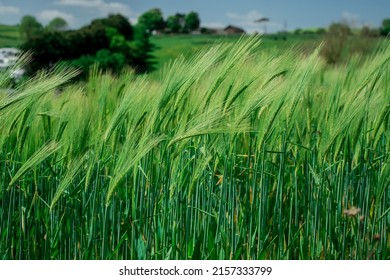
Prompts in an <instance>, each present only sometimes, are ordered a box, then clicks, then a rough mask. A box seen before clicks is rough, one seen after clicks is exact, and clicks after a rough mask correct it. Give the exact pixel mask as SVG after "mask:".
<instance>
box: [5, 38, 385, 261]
mask: <svg viewBox="0 0 390 280" xmlns="http://www.w3.org/2000/svg"><path fill="white" fill-rule="evenodd" d="M259 43H260V40H259V38H258V37H254V38H243V39H242V40H241V41H240V42H238V43H237V44H233V45H231V44H225V45H224V44H222V45H216V46H214V47H212V48H211V49H209V50H207V51H204V52H202V53H199V54H198V55H197V56H195V57H194V58H192V59H190V60H183V59H181V60H180V59H179V60H176V61H174V62H173V63H172V64H171V65H168V66H167V67H166V68H165V69H164V70H163V71H162V72H161V73H160V77H161V79H160V81H156V80H154V79H153V80H151V79H149V78H148V77H147V76H143V77H140V76H135V75H134V74H133V73H132V72H128V73H123V74H122V75H120V76H118V77H114V76H111V75H109V74H106V73H100V72H99V71H98V70H96V69H95V70H93V71H91V75H90V78H89V80H88V82H87V83H85V84H67V81H69V80H70V79H71V78H72V77H73V76H74V75H75V74H76V73H74V72H58V71H59V70H57V72H56V71H54V72H52V73H43V74H42V75H40V76H37V77H35V78H33V79H31V80H29V81H26V82H25V83H24V84H23V85H20V86H19V87H18V88H17V89H16V90H15V92H14V93H13V94H12V95H5V94H1V96H0V147H1V149H0V201H1V205H0V206H1V207H0V227H1V231H0V258H1V259H390V249H389V248H390V246H389V245H390V236H389V224H390V188H389V186H390V160H389V157H390V154H389V151H390V141H389V139H390V129H389V127H390V125H389V121H390V95H389V92H390V67H389V60H390V48H389V47H388V46H384V47H383V48H382V50H381V51H380V52H378V53H377V54H376V55H375V56H374V57H372V58H370V59H369V60H367V61H366V62H365V63H357V61H351V62H350V63H349V64H348V65H345V66H340V67H338V68H329V67H327V66H326V65H325V63H324V62H323V61H322V60H321V59H320V58H319V56H318V51H317V52H315V53H313V54H312V55H311V56H310V57H298V56H297V54H296V53H294V52H293V51H291V52H286V53H284V54H281V55H278V56H276V57H275V56H272V55H271V54H270V53H266V52H260V53H259V52H257V51H254V50H255V49H256V48H257V46H258V44H259ZM357 65H362V66H361V67H357ZM1 78H2V79H5V78H6V77H5V76H2V77H1ZM0 84H5V82H3V81H0ZM59 92H60V93H59Z"/></svg>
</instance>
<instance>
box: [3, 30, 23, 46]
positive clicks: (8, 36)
mask: <svg viewBox="0 0 390 280" xmlns="http://www.w3.org/2000/svg"><path fill="white" fill-rule="evenodd" d="M20 43H21V40H20V36H19V26H17V25H5V24H0V48H4V47H17V46H19V45H20Z"/></svg>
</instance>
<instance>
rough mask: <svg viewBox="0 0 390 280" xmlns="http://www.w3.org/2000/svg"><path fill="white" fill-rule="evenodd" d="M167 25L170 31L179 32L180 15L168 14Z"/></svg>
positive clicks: (180, 27)
mask: <svg viewBox="0 0 390 280" xmlns="http://www.w3.org/2000/svg"><path fill="white" fill-rule="evenodd" d="M167 27H168V28H169V30H170V31H171V32H172V33H179V32H180V31H181V29H182V26H181V21H180V17H179V16H178V15H177V14H176V15H174V16H169V17H168V19H167Z"/></svg>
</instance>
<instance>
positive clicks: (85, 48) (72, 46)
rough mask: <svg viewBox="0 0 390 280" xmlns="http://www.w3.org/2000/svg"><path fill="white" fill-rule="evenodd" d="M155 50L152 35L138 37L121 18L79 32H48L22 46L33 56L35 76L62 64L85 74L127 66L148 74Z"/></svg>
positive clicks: (32, 67) (113, 18)
mask: <svg viewBox="0 0 390 280" xmlns="http://www.w3.org/2000/svg"><path fill="white" fill-rule="evenodd" d="M151 48H152V47H151V45H150V42H149V36H148V34H147V33H146V32H142V34H141V35H138V34H137V36H135V34H134V30H133V27H132V26H131V24H130V22H129V21H128V19H127V18H125V17H123V16H121V15H110V16H109V17H107V18H103V19H96V20H93V21H92V22H91V23H90V24H89V25H87V26H84V27H82V28H80V29H78V30H69V31H61V32H59V31H58V30H56V29H45V30H43V31H42V32H41V33H40V34H39V35H35V36H32V37H31V38H30V39H29V40H27V41H25V43H24V44H23V45H22V49H23V50H32V52H33V58H34V60H33V62H32V63H31V64H30V67H31V69H30V70H31V71H32V72H35V71H37V70H39V69H41V68H48V67H52V66H53V65H55V64H57V63H58V62H60V61H61V62H62V63H68V64H71V65H74V66H77V67H80V68H81V69H83V70H85V71H84V72H88V71H87V70H88V68H89V66H91V65H92V64H94V63H98V64H99V66H100V68H101V69H105V70H111V71H114V72H118V71H120V70H121V69H122V68H123V67H125V66H126V65H129V66H132V67H134V68H135V69H137V70H138V71H141V69H142V71H148V70H150V68H151V63H150V60H148V59H149V57H150V54H149V52H150V51H151ZM144 60H145V61H144Z"/></svg>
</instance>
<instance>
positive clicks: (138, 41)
mask: <svg viewBox="0 0 390 280" xmlns="http://www.w3.org/2000/svg"><path fill="white" fill-rule="evenodd" d="M149 37H150V34H149V32H148V30H147V28H146V26H144V25H142V24H139V23H138V24H137V25H136V26H135V30H134V41H133V42H131V49H132V55H133V65H135V66H136V68H135V70H136V71H137V72H138V73H144V72H147V71H150V70H152V69H153V63H152V61H151V60H152V59H153V56H152V55H151V54H150V53H151V52H152V51H153V47H154V46H153V44H152V43H151V42H150V40H149Z"/></svg>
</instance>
